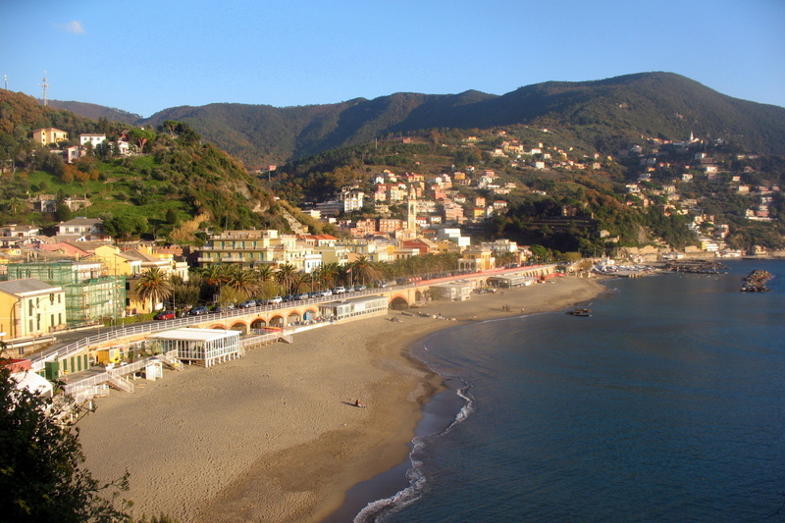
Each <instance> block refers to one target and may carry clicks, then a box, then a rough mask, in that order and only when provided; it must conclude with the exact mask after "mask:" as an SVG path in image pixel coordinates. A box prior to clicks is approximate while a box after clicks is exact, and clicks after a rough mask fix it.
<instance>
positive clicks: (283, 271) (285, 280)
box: [275, 263, 297, 294]
mask: <svg viewBox="0 0 785 523" xmlns="http://www.w3.org/2000/svg"><path fill="white" fill-rule="evenodd" d="M296 278H297V269H296V268H295V267H294V265H290V264H288V263H285V264H283V265H281V266H279V267H278V270H277V271H276V272H275V279H276V280H277V281H278V285H280V286H281V292H282V293H286V294H291V293H292V284H293V283H294V281H295V279H296Z"/></svg>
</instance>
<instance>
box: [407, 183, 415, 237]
mask: <svg viewBox="0 0 785 523" xmlns="http://www.w3.org/2000/svg"><path fill="white" fill-rule="evenodd" d="M406 230H407V231H409V233H411V234H412V235H416V234H417V193H416V192H415V190H414V187H411V188H409V197H408V198H407V200H406Z"/></svg>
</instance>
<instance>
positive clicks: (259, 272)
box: [254, 264, 275, 283]
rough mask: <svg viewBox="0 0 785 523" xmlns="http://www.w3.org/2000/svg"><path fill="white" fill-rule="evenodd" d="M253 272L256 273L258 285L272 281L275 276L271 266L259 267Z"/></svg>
mask: <svg viewBox="0 0 785 523" xmlns="http://www.w3.org/2000/svg"><path fill="white" fill-rule="evenodd" d="M254 270H255V271H256V278H257V279H258V280H259V283H264V282H266V281H270V280H272V279H273V276H275V271H273V266H272V265H267V264H265V265H259V266H258V267H256V268H255V269H254Z"/></svg>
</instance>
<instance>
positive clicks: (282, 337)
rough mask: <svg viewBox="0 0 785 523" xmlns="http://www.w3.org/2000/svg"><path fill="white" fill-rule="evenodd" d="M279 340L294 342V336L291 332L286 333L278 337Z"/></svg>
mask: <svg viewBox="0 0 785 523" xmlns="http://www.w3.org/2000/svg"><path fill="white" fill-rule="evenodd" d="M278 341H282V342H284V343H294V337H293V336H292V335H291V334H284V335H283V336H281V337H280V338H278Z"/></svg>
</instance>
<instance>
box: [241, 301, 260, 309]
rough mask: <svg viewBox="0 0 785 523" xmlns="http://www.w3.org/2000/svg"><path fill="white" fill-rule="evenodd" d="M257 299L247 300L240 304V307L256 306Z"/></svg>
mask: <svg viewBox="0 0 785 523" xmlns="http://www.w3.org/2000/svg"><path fill="white" fill-rule="evenodd" d="M256 305H257V304H256V300H245V301H244V302H242V303H241V304H240V307H242V308H243V309H250V308H251V307H256Z"/></svg>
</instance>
